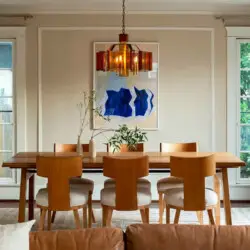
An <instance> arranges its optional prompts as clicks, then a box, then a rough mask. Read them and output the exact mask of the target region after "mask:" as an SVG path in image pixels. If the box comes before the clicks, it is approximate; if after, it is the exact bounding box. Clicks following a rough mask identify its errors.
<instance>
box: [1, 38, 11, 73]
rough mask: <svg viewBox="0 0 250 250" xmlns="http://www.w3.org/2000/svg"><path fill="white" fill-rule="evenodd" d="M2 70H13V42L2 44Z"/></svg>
mask: <svg viewBox="0 0 250 250" xmlns="http://www.w3.org/2000/svg"><path fill="white" fill-rule="evenodd" d="M0 68H1V69H11V68H12V42H0Z"/></svg>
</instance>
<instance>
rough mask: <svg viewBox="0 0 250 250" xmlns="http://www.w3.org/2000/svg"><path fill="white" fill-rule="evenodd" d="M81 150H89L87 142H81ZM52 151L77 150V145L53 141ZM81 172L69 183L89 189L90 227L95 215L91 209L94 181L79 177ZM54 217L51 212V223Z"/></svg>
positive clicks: (54, 213) (54, 214)
mask: <svg viewBox="0 0 250 250" xmlns="http://www.w3.org/2000/svg"><path fill="white" fill-rule="evenodd" d="M82 151H83V152H89V144H82ZM54 152H61V153H63V152H77V145H76V144H60V143H54ZM81 176H82V174H81V175H80V176H78V177H75V178H71V179H70V184H72V185H83V186H82V187H83V188H84V189H88V190H89V195H90V201H91V208H90V211H91V218H90V225H89V227H91V224H92V219H93V222H95V217H94V212H93V209H92V194H93V190H94V182H93V181H92V180H90V179H87V178H81ZM90 211H89V215H90ZM55 217H56V212H53V214H52V220H51V222H52V223H53V222H54V220H55Z"/></svg>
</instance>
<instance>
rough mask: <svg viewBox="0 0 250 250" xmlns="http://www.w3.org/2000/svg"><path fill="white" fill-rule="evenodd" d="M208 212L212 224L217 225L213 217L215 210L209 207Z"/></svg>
mask: <svg viewBox="0 0 250 250" xmlns="http://www.w3.org/2000/svg"><path fill="white" fill-rule="evenodd" d="M207 213H208V217H209V221H210V224H211V225H215V222H214V217H213V210H212V209H209V210H207Z"/></svg>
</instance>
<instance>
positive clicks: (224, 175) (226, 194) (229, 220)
mask: <svg viewBox="0 0 250 250" xmlns="http://www.w3.org/2000/svg"><path fill="white" fill-rule="evenodd" d="M222 181H223V191H224V209H225V217H226V225H232V216H231V203H230V195H229V184H228V173H227V168H223V169H222Z"/></svg>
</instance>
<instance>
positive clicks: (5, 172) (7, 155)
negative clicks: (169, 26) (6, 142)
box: [0, 153, 12, 177]
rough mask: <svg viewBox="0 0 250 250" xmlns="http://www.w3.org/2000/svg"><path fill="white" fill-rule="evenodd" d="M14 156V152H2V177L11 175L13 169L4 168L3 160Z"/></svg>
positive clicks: (0, 158) (0, 159) (0, 155)
mask: <svg viewBox="0 0 250 250" xmlns="http://www.w3.org/2000/svg"><path fill="white" fill-rule="evenodd" d="M11 157H12V153H0V177H11V170H10V169H9V168H2V167H1V166H2V163H3V161H6V160H8V159H10V158H11Z"/></svg>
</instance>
